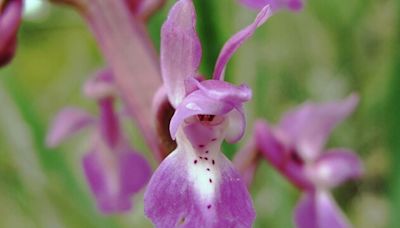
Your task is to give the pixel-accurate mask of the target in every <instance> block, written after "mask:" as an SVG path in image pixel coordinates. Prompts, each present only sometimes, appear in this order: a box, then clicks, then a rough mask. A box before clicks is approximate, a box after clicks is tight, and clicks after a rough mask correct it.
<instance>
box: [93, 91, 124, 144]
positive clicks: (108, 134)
mask: <svg viewBox="0 0 400 228" xmlns="http://www.w3.org/2000/svg"><path fill="white" fill-rule="evenodd" d="M98 103H99V108H100V118H99V128H100V133H101V135H102V139H103V140H104V141H105V143H107V145H108V147H110V148H114V147H115V146H116V145H117V144H118V143H119V142H120V139H121V132H120V131H121V129H120V126H119V116H118V115H117V113H116V111H115V110H114V98H111V97H108V98H103V99H101V100H100V101H99V102H98Z"/></svg>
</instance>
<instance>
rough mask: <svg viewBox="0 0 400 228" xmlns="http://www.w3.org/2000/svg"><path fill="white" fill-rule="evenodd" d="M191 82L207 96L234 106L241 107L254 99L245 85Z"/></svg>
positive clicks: (205, 81)
mask: <svg viewBox="0 0 400 228" xmlns="http://www.w3.org/2000/svg"><path fill="white" fill-rule="evenodd" d="M190 80H191V81H195V82H196V86H197V88H198V89H200V90H201V91H203V92H204V93H205V94H207V96H209V97H211V98H214V99H216V100H221V101H225V102H228V103H231V104H234V105H241V104H242V103H243V102H246V101H249V100H250V99H251V97H252V92H251V89H250V88H249V86H247V85H245V84H242V85H240V86H235V85H232V84H230V83H228V82H225V81H220V80H204V81H201V82H199V81H197V80H196V79H190Z"/></svg>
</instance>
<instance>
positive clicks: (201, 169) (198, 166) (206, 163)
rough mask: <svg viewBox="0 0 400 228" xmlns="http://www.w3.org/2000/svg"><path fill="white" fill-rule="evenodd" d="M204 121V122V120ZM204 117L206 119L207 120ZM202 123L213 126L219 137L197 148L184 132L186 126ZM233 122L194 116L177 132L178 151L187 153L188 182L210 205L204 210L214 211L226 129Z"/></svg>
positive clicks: (214, 117)
mask: <svg viewBox="0 0 400 228" xmlns="http://www.w3.org/2000/svg"><path fill="white" fill-rule="evenodd" d="M199 118H200V119H202V120H200V119H199ZM203 118H204V119H203ZM196 122H200V123H201V124H202V125H204V126H206V127H212V128H213V131H214V132H216V137H215V138H213V139H212V140H211V141H210V142H209V143H208V144H206V145H200V147H199V145H193V144H192V142H190V140H189V139H188V138H187V136H186V135H185V132H184V130H183V129H184V127H186V126H188V125H190V124H194V123H196ZM228 124H229V121H228V119H227V118H225V117H224V116H213V117H211V115H204V117H202V116H200V117H199V116H198V115H196V116H192V117H189V118H187V119H186V120H185V121H184V123H183V124H182V126H180V128H179V130H178V132H177V137H176V139H177V144H178V146H177V148H176V151H181V152H183V153H185V159H187V161H188V163H187V166H186V167H187V175H188V180H190V181H191V182H192V183H193V187H194V188H193V189H194V190H195V193H196V194H197V196H198V198H199V199H200V200H201V201H202V202H207V205H208V206H207V207H206V208H204V209H207V210H210V209H212V202H214V199H215V197H216V195H215V193H216V191H217V190H218V189H217V188H218V186H219V182H220V178H221V173H220V170H219V168H218V165H219V164H217V163H218V161H221V156H223V155H222V152H221V143H222V140H223V139H224V136H225V130H226V129H227V126H228Z"/></svg>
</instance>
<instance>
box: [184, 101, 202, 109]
mask: <svg viewBox="0 0 400 228" xmlns="http://www.w3.org/2000/svg"><path fill="white" fill-rule="evenodd" d="M186 108H187V109H190V110H195V111H197V110H201V108H200V107H199V106H198V105H197V104H196V103H193V102H191V103H189V104H187V105H186Z"/></svg>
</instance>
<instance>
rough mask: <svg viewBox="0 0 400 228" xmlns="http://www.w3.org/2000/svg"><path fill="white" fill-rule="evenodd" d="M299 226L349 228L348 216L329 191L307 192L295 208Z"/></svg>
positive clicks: (308, 227)
mask: <svg viewBox="0 0 400 228" xmlns="http://www.w3.org/2000/svg"><path fill="white" fill-rule="evenodd" d="M294 221H295V223H296V227H297V228H349V227H350V224H349V223H348V221H347V219H346V217H345V216H344V215H343V213H342V212H341V210H340V209H339V208H338V206H337V205H336V203H335V202H334V200H333V199H332V196H331V195H330V194H329V193H328V192H324V191H319V192H306V193H305V194H304V195H303V197H302V199H301V200H300V202H299V204H298V205H297V207H296V209H295V215H294Z"/></svg>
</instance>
